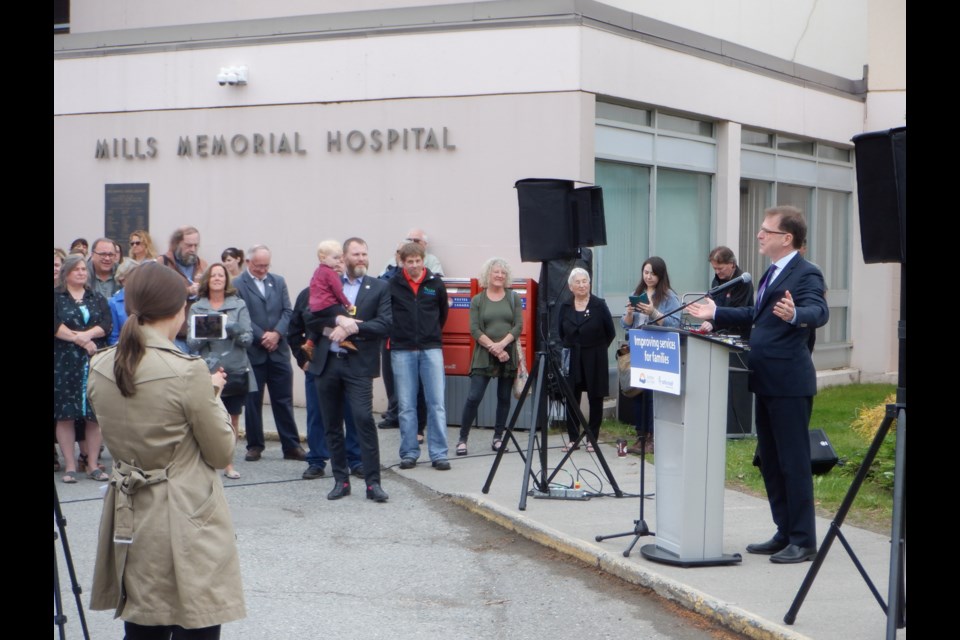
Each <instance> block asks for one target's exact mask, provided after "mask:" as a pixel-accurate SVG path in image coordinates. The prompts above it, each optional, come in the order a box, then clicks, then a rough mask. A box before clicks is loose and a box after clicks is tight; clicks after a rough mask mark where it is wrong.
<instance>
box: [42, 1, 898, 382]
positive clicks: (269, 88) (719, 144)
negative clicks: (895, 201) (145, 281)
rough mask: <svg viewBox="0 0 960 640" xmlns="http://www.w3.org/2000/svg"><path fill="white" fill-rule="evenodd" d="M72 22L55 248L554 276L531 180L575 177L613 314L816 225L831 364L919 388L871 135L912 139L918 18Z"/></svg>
mask: <svg viewBox="0 0 960 640" xmlns="http://www.w3.org/2000/svg"><path fill="white" fill-rule="evenodd" d="M56 4H57V3H55V6H56ZM65 4H66V3H60V6H61V8H62V7H63V6H64V5H65ZM663 5H669V6H663ZM318 6H319V8H318ZM64 20H65V22H63V23H61V24H60V25H55V35H54V145H55V149H54V157H55V164H54V244H55V245H66V244H67V243H69V241H70V240H71V239H72V238H74V237H76V236H81V235H82V236H86V237H96V236H99V235H101V233H103V232H104V231H105V230H106V231H107V233H108V234H110V235H112V236H116V239H117V240H119V241H120V242H122V243H125V242H126V240H127V235H128V232H129V231H130V230H132V229H134V228H137V227H138V226H146V227H147V228H148V229H149V230H150V232H151V234H152V235H153V236H154V239H155V241H156V242H157V243H158V244H159V245H165V244H166V239H167V238H168V237H169V235H170V233H171V232H172V231H173V230H174V228H176V227H177V226H179V225H183V224H192V225H194V226H196V227H198V228H199V229H200V231H201V234H202V241H201V247H200V253H201V255H202V256H203V257H204V258H206V259H208V260H212V259H216V258H218V257H219V254H220V252H221V251H222V250H223V249H224V248H225V247H228V246H239V247H241V248H246V247H247V246H249V245H251V244H253V243H258V242H262V243H266V244H267V245H269V246H270V247H271V248H272V249H273V270H274V271H275V272H276V273H279V274H282V275H284V276H286V278H287V280H288V283H289V286H290V293H291V296H296V294H297V292H298V291H299V290H300V289H301V288H302V287H304V286H306V285H307V283H308V281H309V277H310V274H311V273H312V271H313V269H314V267H315V265H316V255H315V251H316V245H317V243H318V241H319V240H321V239H323V238H329V237H335V238H346V237H348V236H353V235H359V236H362V237H364V238H365V239H366V240H367V241H368V243H369V247H370V262H371V270H372V271H374V272H375V273H377V272H379V270H380V269H381V268H382V267H383V265H384V264H385V263H386V262H387V261H388V260H390V259H391V257H392V255H393V250H394V248H395V246H396V243H397V242H398V241H399V240H402V239H403V237H404V234H405V233H406V231H407V229H409V228H410V227H414V226H419V227H422V228H424V229H426V231H427V232H428V234H429V236H430V243H431V251H432V252H434V253H436V254H437V255H438V256H439V257H440V258H441V260H442V262H443V264H444V268H445V272H446V275H447V276H454V277H461V276H462V277H469V276H473V275H475V274H476V272H477V270H478V269H479V266H480V264H481V263H482V262H483V261H484V260H485V259H486V258H488V257H490V256H491V255H501V256H504V257H506V258H507V259H508V260H509V261H511V263H513V265H514V267H515V273H516V275H518V276H530V277H536V276H537V274H538V271H539V265H534V264H521V263H520V258H519V238H518V216H517V204H516V192H515V190H514V189H513V184H514V182H515V181H516V180H518V179H521V178H527V177H553V178H565V179H572V180H578V181H581V182H584V183H596V184H599V185H600V186H602V187H603V188H604V195H605V205H606V222H607V236H608V242H609V243H608V245H607V246H605V247H601V248H598V249H597V250H596V251H595V254H594V255H595V264H594V271H595V277H594V281H595V286H594V289H595V291H596V292H597V293H598V294H599V295H602V296H604V297H605V298H606V299H607V301H608V303H609V305H610V307H611V309H613V310H615V312H616V311H617V310H619V309H622V308H623V306H624V305H625V303H626V296H627V294H628V293H629V292H630V291H632V289H633V287H634V286H635V284H636V282H637V280H638V279H639V276H640V265H641V264H642V262H643V260H644V259H645V258H646V257H648V256H650V255H659V256H662V257H663V258H664V259H665V260H666V262H667V264H668V265H669V269H670V275H671V281H672V284H673V286H674V288H675V289H676V290H677V291H678V292H679V293H681V294H682V293H685V292H691V291H703V290H705V288H706V287H707V286H708V285H709V282H710V278H711V277H712V272H711V271H710V268H709V264H708V262H707V259H706V256H707V254H708V252H709V250H710V248H711V247H713V246H715V245H718V244H725V245H727V246H730V247H732V248H733V249H734V251H735V252H736V253H737V255H738V257H739V258H740V262H741V265H742V266H744V268H745V270H747V271H750V272H752V273H754V274H756V275H757V277H759V274H761V273H762V272H763V270H764V268H765V263H764V262H763V261H762V259H761V257H759V256H758V255H757V253H756V239H755V237H754V236H755V233H756V231H757V229H758V228H759V222H760V220H761V218H762V211H763V209H764V208H766V207H767V206H772V205H774V204H794V205H797V206H799V207H800V208H801V209H803V210H804V211H805V212H806V214H807V217H808V221H809V223H810V247H809V254H808V257H809V258H810V259H811V260H812V261H814V262H816V263H817V264H819V265H820V266H821V267H822V268H823V270H824V273H825V276H826V279H827V284H828V286H829V292H828V302H829V304H830V307H831V321H830V323H829V324H828V325H827V326H826V327H824V328H823V329H821V330H820V332H819V333H820V335H819V336H818V342H817V351H816V354H815V358H816V361H817V365H818V368H820V369H821V371H822V372H824V373H825V372H826V371H827V370H831V369H837V368H839V369H837V370H838V371H840V373H839V378H842V379H858V378H867V379H870V378H875V377H877V376H881V375H883V374H885V373H887V372H890V371H893V370H894V369H895V368H896V345H895V342H896V341H895V325H896V319H897V317H898V314H899V309H898V305H899V301H898V296H897V290H898V284H897V279H898V277H899V269H898V268H897V267H896V265H864V264H863V261H862V257H861V255H860V245H859V220H858V212H857V202H856V183H855V176H854V163H855V158H854V154H853V150H852V146H851V144H850V138H851V137H852V136H853V135H856V134H857V133H860V132H863V131H870V130H878V129H886V128H889V127H894V126H901V125H903V124H905V103H906V98H905V73H906V72H905V61H904V58H905V26H904V22H905V9H904V3H903V2H902V0H901V1H899V2H897V1H882V2H881V1H876V0H860V1H858V2H842V3H840V2H834V3H815V2H812V1H810V2H797V3H772V4H771V3H769V2H766V1H765V0H748V1H747V2H741V3H737V4H736V5H735V6H727V3H716V2H711V1H708V0H699V1H692V2H688V3H659V2H653V1H639V0H637V1H628V0H620V1H613V0H611V1H610V2H594V1H587V0H563V1H556V2H544V1H539V0H514V1H509V2H505V1H495V2H455V1H454V2H446V3H443V4H440V3H436V2H429V1H427V0H421V1H417V0H367V1H365V2H349V3H348V2H335V1H331V2H325V3H320V5H318V3H314V2H306V1H305V0H278V1H277V2H273V3H267V4H264V3H257V2H248V3H243V2H226V0H221V1H217V2H205V3H201V4H199V5H198V4H196V3H191V2H186V1H184V0H172V1H170V2H165V3H162V4H161V5H153V4H144V5H131V4H130V3H127V2H122V1H121V0H87V1H83V0H74V1H73V2H70V3H69V18H65V19H64ZM868 63H869V64H870V67H869V68H870V74H869V80H868V78H867V74H866V73H865V69H866V67H865V65H867V64H868ZM231 73H233V74H234V75H233V76H231V75H230V74H231ZM237 74H239V75H237ZM244 77H245V80H246V82H245V83H243V82H242V79H243V78H244ZM234 82H235V84H234ZM141 223H142V224H141ZM868 301H869V302H868ZM868 309H869V311H868ZM829 379H837V375H836V374H835V375H834V376H833V377H830V378H829ZM377 386H378V387H379V385H377Z"/></svg>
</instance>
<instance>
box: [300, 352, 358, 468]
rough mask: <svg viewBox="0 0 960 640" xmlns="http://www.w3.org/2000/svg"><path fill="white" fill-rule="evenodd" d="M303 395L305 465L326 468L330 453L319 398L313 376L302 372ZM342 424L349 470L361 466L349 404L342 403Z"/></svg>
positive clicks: (355, 430) (307, 372)
mask: <svg viewBox="0 0 960 640" xmlns="http://www.w3.org/2000/svg"><path fill="white" fill-rule="evenodd" d="M304 373H305V375H304V380H305V382H304V389H303V391H304V394H305V395H306V400H307V447H309V449H310V450H309V451H308V452H307V464H308V465H310V466H311V467H314V466H316V467H320V468H321V469H323V468H324V467H326V466H327V460H329V459H330V452H329V451H328V450H327V438H326V436H325V435H324V430H323V417H322V416H321V415H320V397H319V396H318V395H317V384H316V383H315V382H314V381H313V379H314V377H315V376H314V375H313V374H312V373H310V372H309V371H306V372H304ZM343 406H344V409H343V424H344V426H345V427H346V431H347V437H346V441H345V443H344V444H345V446H346V449H347V465H348V466H349V467H350V468H351V469H356V468H357V467H362V466H363V461H362V460H361V457H360V444H359V443H358V442H357V429H356V427H355V426H354V424H353V413H352V412H351V411H350V404H349V403H347V402H346V401H344V403H343Z"/></svg>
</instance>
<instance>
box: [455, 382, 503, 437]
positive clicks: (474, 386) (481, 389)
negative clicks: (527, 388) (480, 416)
mask: <svg viewBox="0 0 960 640" xmlns="http://www.w3.org/2000/svg"><path fill="white" fill-rule="evenodd" d="M491 380H493V378H491V377H489V376H483V375H475V374H472V375H471V376H470V392H469V393H468V394H467V402H466V404H464V405H463V418H462V419H461V420H460V441H461V442H466V441H467V438H468V437H469V436H470V428H471V427H472V426H473V423H474V421H476V419H477V408H478V407H479V406H480V402H481V401H482V400H483V395H484V394H485V393H486V391H487V385H488V384H489V383H490V381H491ZM496 380H497V416H496V423H495V426H494V432H493V437H494V438H500V437H501V436H502V435H503V432H504V429H506V427H507V416H508V415H509V414H510V392H511V390H512V389H513V380H514V379H513V378H508V377H503V376H501V377H498V378H496Z"/></svg>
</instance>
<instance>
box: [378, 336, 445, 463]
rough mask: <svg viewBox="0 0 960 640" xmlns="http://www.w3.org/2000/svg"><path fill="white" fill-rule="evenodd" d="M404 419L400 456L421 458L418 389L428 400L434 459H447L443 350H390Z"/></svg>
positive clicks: (429, 443)
mask: <svg viewBox="0 0 960 640" xmlns="http://www.w3.org/2000/svg"><path fill="white" fill-rule="evenodd" d="M390 360H391V365H392V366H393V374H394V384H395V386H396V391H397V402H398V404H399V409H400V412H399V416H398V417H399V419H400V458H412V459H413V460H416V459H417V458H419V457H420V445H419V444H418V443H417V390H418V388H419V386H420V383H422V384H423V395H424V397H425V398H426V401H427V451H428V452H429V453H430V460H433V461H436V460H446V459H447V411H446V408H445V407H444V404H443V350H442V349H424V350H420V351H397V350H391V351H390Z"/></svg>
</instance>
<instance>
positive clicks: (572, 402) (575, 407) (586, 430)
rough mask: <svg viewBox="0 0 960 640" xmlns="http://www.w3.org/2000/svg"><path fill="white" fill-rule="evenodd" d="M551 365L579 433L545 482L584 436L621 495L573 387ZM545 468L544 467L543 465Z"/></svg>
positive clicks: (557, 469) (558, 368) (568, 413)
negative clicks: (581, 409)
mask: <svg viewBox="0 0 960 640" xmlns="http://www.w3.org/2000/svg"><path fill="white" fill-rule="evenodd" d="M551 366H552V367H553V373H554V375H555V376H556V377H557V380H558V382H559V384H560V390H561V393H562V394H563V398H564V401H565V403H566V409H567V416H568V419H569V416H570V415H573V416H574V417H575V418H576V422H577V423H578V426H579V427H580V435H579V436H577V439H576V440H575V441H574V444H573V445H572V446H571V450H570V451H568V452H567V455H566V456H564V457H563V459H562V460H561V461H560V464H559V465H557V468H556V469H554V470H553V473H552V474H551V475H550V477H549V478H548V479H547V481H546V483H547V485H548V486H549V484H550V482H552V481H553V478H554V477H555V476H556V475H557V473H559V472H560V469H561V467H563V463H564V462H566V460H567V458H569V457H570V454H571V453H572V451H573V447H574V446H576V445H578V444H579V443H580V441H581V440H583V438H584V437H586V438H587V440H588V441H589V442H590V444H591V445H592V446H593V451H594V453H595V454H596V456H597V459H598V460H599V461H600V466H601V467H602V468H603V472H604V473H605V474H606V476H607V481H609V482H610V486H612V487H613V492H614V494H615V495H616V496H617V497H618V498H622V497H623V491H621V490H620V485H618V484H617V479H616V478H614V477H613V471H611V470H610V466H609V465H608V464H607V459H606V458H604V456H603V452H602V451H600V445H599V443H598V442H597V439H596V437H594V435H593V433H591V431H590V427H589V425H588V424H587V420H586V418H584V417H583V412H582V411H580V404H579V403H578V402H577V400H576V397H575V396H574V394H573V389H571V388H570V384H569V383H568V382H567V380H566V378H564V377H563V375H562V374H561V372H560V367H559V366H558V365H557V363H555V362H553V363H551ZM544 468H546V467H544Z"/></svg>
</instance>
